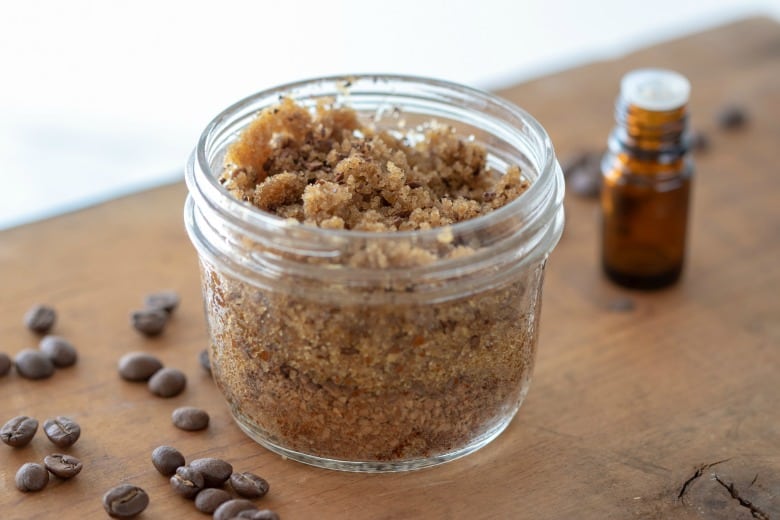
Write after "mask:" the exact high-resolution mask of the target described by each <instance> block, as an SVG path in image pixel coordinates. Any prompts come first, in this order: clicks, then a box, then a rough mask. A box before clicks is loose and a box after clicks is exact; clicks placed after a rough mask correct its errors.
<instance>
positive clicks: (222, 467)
mask: <svg viewBox="0 0 780 520" xmlns="http://www.w3.org/2000/svg"><path fill="white" fill-rule="evenodd" d="M190 467H191V468H194V469H196V470H198V471H199V472H200V474H201V475H203V479H204V480H205V484H206V487H210V488H211V487H222V485H223V484H225V482H227V480H228V479H229V478H230V475H231V474H232V473H233V466H231V465H230V463H229V462H226V461H224V460H222V459H214V458H204V459H195V460H193V461H192V462H190Z"/></svg>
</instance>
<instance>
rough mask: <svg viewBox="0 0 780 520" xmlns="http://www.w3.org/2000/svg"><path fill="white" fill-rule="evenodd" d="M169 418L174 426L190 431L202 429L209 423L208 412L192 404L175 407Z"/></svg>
mask: <svg viewBox="0 0 780 520" xmlns="http://www.w3.org/2000/svg"><path fill="white" fill-rule="evenodd" d="M171 418H172V419H173V424H174V426H176V427H177V428H181V429H182V430H187V431H190V432H194V431H198V430H203V429H205V428H207V427H208V425H209V414H208V413H206V411H205V410H201V409H200V408H195V407H194V406H182V407H181V408H177V409H175V410H174V411H173V414H172V415H171Z"/></svg>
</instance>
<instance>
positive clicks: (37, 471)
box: [16, 462, 49, 492]
mask: <svg viewBox="0 0 780 520" xmlns="http://www.w3.org/2000/svg"><path fill="white" fill-rule="evenodd" d="M48 483H49V472H48V471H46V468H44V467H43V466H41V465H40V464H36V463H35V462H28V463H27V464H23V465H22V467H21V468H19V471H17V472H16V487H17V488H18V489H19V491H25V492H26V491H40V490H41V489H43V488H45V487H46V484H48Z"/></svg>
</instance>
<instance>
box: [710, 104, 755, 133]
mask: <svg viewBox="0 0 780 520" xmlns="http://www.w3.org/2000/svg"><path fill="white" fill-rule="evenodd" d="M715 120H716V122H717V123H718V126H719V127H720V128H721V129H723V130H736V129H737V128H742V127H743V126H745V123H747V121H748V115H747V111H746V110H745V109H744V108H743V107H741V106H739V105H733V104H729V105H725V106H723V107H722V108H721V109H720V110H718V112H717V114H716V115H715Z"/></svg>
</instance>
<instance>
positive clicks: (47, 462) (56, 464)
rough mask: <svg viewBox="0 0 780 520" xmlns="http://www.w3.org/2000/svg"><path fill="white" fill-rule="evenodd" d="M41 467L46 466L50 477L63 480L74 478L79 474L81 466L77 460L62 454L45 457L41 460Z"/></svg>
mask: <svg viewBox="0 0 780 520" xmlns="http://www.w3.org/2000/svg"><path fill="white" fill-rule="evenodd" d="M43 465H44V466H46V469H48V470H49V471H50V472H51V473H52V475H55V476H57V477H60V478H64V479H69V478H72V477H75V476H76V475H78V474H79V473H80V472H81V468H82V467H83V464H82V463H81V461H80V460H79V459H77V458H76V457H71V456H70V455H64V454H62V453H52V454H51V455H46V457H44V459H43Z"/></svg>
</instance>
